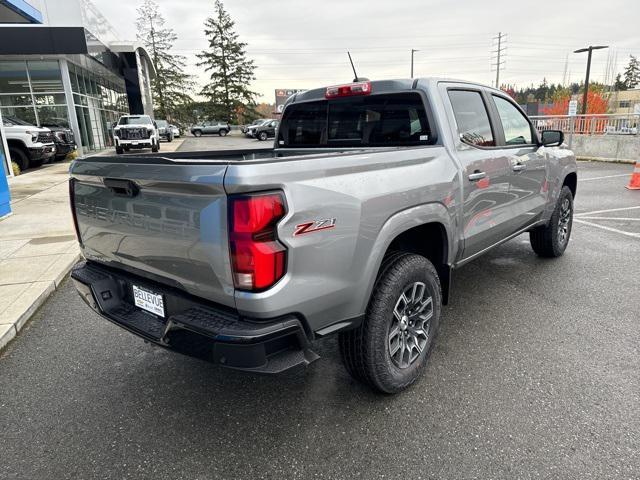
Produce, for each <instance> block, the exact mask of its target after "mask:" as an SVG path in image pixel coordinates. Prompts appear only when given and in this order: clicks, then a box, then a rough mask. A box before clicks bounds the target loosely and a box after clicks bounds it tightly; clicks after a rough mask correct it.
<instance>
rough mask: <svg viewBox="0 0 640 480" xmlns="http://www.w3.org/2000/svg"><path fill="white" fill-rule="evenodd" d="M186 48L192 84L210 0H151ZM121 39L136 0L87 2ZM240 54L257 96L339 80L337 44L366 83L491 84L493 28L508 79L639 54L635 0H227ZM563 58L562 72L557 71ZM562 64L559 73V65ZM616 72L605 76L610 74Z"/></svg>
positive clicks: (199, 74)
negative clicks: (589, 49)
mask: <svg viewBox="0 0 640 480" xmlns="http://www.w3.org/2000/svg"><path fill="white" fill-rule="evenodd" d="M156 2H157V3H158V5H159V8H160V12H161V13H162V14H163V16H164V17H165V19H166V21H167V26H168V27H171V28H173V29H174V30H175V32H176V34H177V35H178V41H177V42H176V45H175V47H174V52H175V53H178V54H181V55H184V56H186V57H187V62H188V67H187V72H188V73H190V74H193V75H194V76H195V77H196V80H197V81H198V83H200V84H203V83H204V82H205V81H206V79H207V76H206V73H205V72H203V70H202V68H201V67H197V66H196V62H197V59H196V57H195V54H196V53H198V52H200V51H202V49H204V48H206V47H207V45H208V43H207V40H206V37H205V35H204V27H203V24H204V21H205V19H206V18H207V17H208V16H210V15H211V14H212V12H213V3H214V2H213V0H156ZM93 3H94V4H95V5H96V6H97V7H98V9H99V10H100V11H101V12H102V13H103V14H104V16H105V17H106V18H107V19H108V20H109V21H110V22H111V23H112V24H113V25H114V27H115V29H116V30H117V31H118V33H119V34H120V35H121V36H122V37H123V38H126V39H133V38H135V36H136V28H135V18H136V8H137V7H138V6H139V5H140V4H141V3H142V0H93ZM224 3H225V8H226V9H227V11H228V12H229V14H230V15H231V17H232V18H233V19H234V21H235V22H236V31H237V33H238V34H239V35H240V39H241V40H242V41H244V42H246V43H247V44H248V46H247V54H248V57H249V58H251V59H253V60H254V61H255V63H256V66H257V69H256V72H255V74H256V80H255V82H254V83H253V85H252V88H253V90H254V91H256V92H258V93H259V94H260V95H261V97H260V100H261V101H266V102H269V103H273V102H274V101H275V98H274V95H275V94H274V90H275V89H277V88H280V89H306V88H315V87H321V86H325V85H333V84H337V83H346V82H350V81H351V80H352V78H353V74H352V71H351V67H350V65H349V61H348V57H347V54H346V51H347V50H350V51H351V54H352V56H353V58H354V61H355V64H356V67H357V72H358V75H359V76H361V77H367V78H370V79H372V80H376V79H388V78H407V77H409V76H410V62H411V49H417V50H419V51H418V52H416V53H415V67H414V68H415V76H417V77H418V76H422V77H427V76H440V77H453V78H460V79H465V80H472V81H476V82H481V83H485V84H495V77H496V73H495V67H492V65H491V64H492V63H496V60H495V58H493V59H492V57H495V55H493V54H492V53H491V52H492V51H495V50H497V47H496V45H495V44H496V41H495V40H494V37H497V36H498V33H499V32H502V33H504V34H506V38H505V40H504V46H505V51H504V53H503V59H504V65H503V66H502V67H501V72H500V84H510V85H515V86H516V87H526V86H529V85H531V84H535V85H538V84H540V83H541V82H542V79H543V78H546V79H547V81H548V82H553V83H562V82H563V80H564V81H565V83H568V82H570V81H580V80H583V79H584V75H585V67H586V56H587V55H586V53H581V54H574V53H571V52H573V51H574V50H576V49H578V48H582V47H586V46H589V45H609V46H610V48H609V49H608V50H600V51H597V52H594V54H593V62H592V79H594V80H596V81H603V80H605V79H606V78H607V75H608V76H609V78H610V77H611V72H622V71H623V70H624V67H625V65H626V64H627V63H628V59H629V55H630V54H632V55H635V56H638V57H640V2H639V1H637V0H625V1H622V0H608V1H607V2H595V1H584V0H582V1H574V0H556V1H550V0H538V1H536V2H525V1H522V0H511V1H505V0H492V1H489V2H487V1H477V0H457V1H439V0H428V1H420V0H404V1H402V2H398V1H389V0H366V1H363V0H355V1H354V0H352V1H347V0H322V1H313V2H312V1H308V0H278V1H276V0H271V1H256V0H226V1H225V2H224ZM565 67H566V69H565ZM565 70H566V73H565ZM614 76H615V75H614Z"/></svg>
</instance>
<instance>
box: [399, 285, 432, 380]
mask: <svg viewBox="0 0 640 480" xmlns="http://www.w3.org/2000/svg"><path fill="white" fill-rule="evenodd" d="M432 317H433V298H432V297H431V296H430V295H429V294H428V291H427V287H426V285H425V284H424V283H422V282H415V283H413V284H411V285H409V287H407V288H406V289H405V290H404V291H403V292H402V295H400V298H398V301H397V302H396V305H395V307H394V309H393V319H392V321H391V326H390V327H389V336H388V346H389V355H390V356H391V360H392V361H393V363H394V364H395V365H396V366H397V367H398V368H401V369H404V368H408V367H409V366H411V365H412V364H413V363H414V362H415V361H416V360H417V359H418V358H419V357H420V354H421V353H422V352H423V351H424V349H425V348H426V346H427V343H428V342H429V335H430V333H431V318H432Z"/></svg>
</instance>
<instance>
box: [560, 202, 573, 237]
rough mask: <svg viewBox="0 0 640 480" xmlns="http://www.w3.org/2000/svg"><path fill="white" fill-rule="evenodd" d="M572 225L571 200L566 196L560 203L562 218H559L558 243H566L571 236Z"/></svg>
mask: <svg viewBox="0 0 640 480" xmlns="http://www.w3.org/2000/svg"><path fill="white" fill-rule="evenodd" d="M570 227H571V201H569V199H568V198H565V199H564V200H563V201H562V204H561V205H560V218H559V220H558V243H560V245H564V244H565V243H566V242H567V239H568V238H569V229H570Z"/></svg>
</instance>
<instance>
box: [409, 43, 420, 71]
mask: <svg viewBox="0 0 640 480" xmlns="http://www.w3.org/2000/svg"><path fill="white" fill-rule="evenodd" d="M419 51H420V50H416V49H415V48H412V49H411V78H413V54H414V53H416V52H419Z"/></svg>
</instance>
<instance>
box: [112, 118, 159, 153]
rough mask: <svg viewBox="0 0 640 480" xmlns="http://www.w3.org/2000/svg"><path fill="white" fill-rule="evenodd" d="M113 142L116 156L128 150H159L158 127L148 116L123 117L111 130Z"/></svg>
mask: <svg viewBox="0 0 640 480" xmlns="http://www.w3.org/2000/svg"><path fill="white" fill-rule="evenodd" d="M113 140H114V142H115V145H116V153H117V154H118V155H120V154H122V153H123V152H125V151H129V150H130V149H132V148H133V149H137V148H150V149H151V151H152V152H157V151H159V150H160V134H159V133H158V126H157V125H156V122H154V121H153V120H152V119H151V117H150V116H149V115H123V116H122V117H120V120H118V123H117V124H116V125H115V127H114V128H113Z"/></svg>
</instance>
